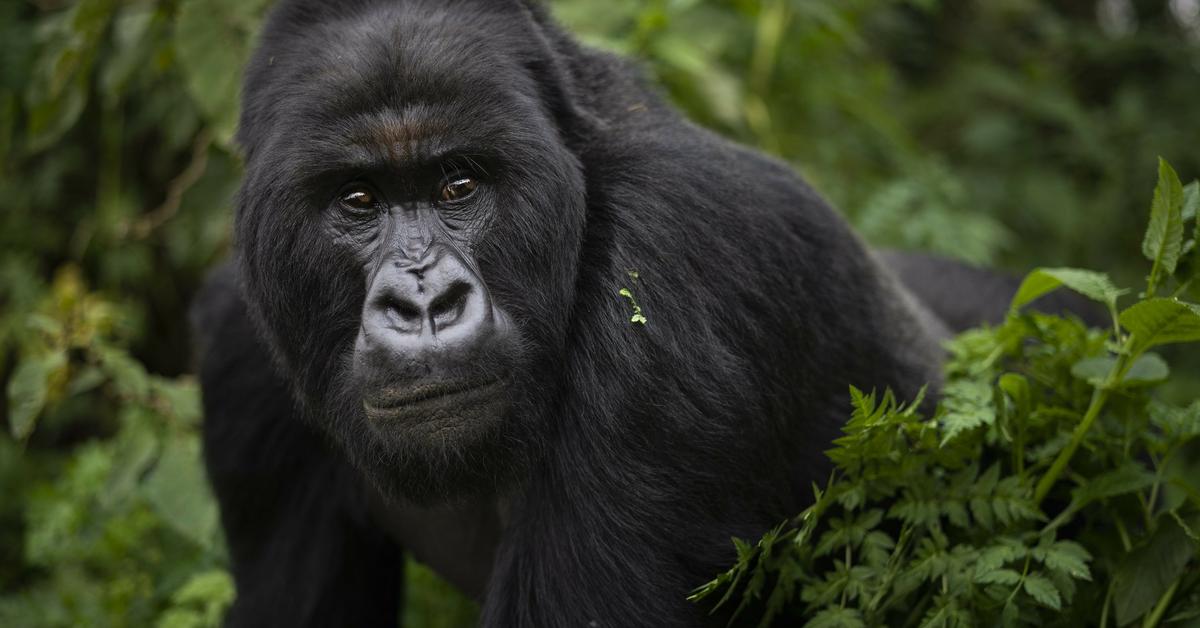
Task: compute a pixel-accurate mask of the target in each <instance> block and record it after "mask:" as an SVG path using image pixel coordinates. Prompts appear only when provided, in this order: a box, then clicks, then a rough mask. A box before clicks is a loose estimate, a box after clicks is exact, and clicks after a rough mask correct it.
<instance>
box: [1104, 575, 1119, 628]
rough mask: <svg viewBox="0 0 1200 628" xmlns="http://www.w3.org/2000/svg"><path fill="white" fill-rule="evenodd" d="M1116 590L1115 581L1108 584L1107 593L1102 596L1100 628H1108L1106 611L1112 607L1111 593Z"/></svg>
mask: <svg viewBox="0 0 1200 628" xmlns="http://www.w3.org/2000/svg"><path fill="white" fill-rule="evenodd" d="M1115 589H1116V580H1112V581H1110V582H1109V583H1108V593H1105V594H1104V608H1102V609H1100V628H1108V609H1109V607H1111V606H1112V598H1113V591H1114V590H1115Z"/></svg>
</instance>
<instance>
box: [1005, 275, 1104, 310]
mask: <svg viewBox="0 0 1200 628" xmlns="http://www.w3.org/2000/svg"><path fill="white" fill-rule="evenodd" d="M1060 287H1066V288H1069V289H1071V290H1073V291H1075V292H1078V293H1079V294H1082V295H1083V296H1085V297H1087V298H1089V299H1092V300H1094V301H1099V302H1101V303H1105V304H1111V303H1116V300H1117V298H1118V297H1120V296H1121V295H1122V294H1124V293H1125V292H1126V291H1125V290H1121V289H1120V288H1118V287H1117V286H1116V284H1114V283H1113V282H1112V280H1111V279H1109V278H1108V275H1105V274H1104V273H1098V272H1095V271H1091V270H1082V269H1079V268H1037V269H1035V270H1034V271H1033V272H1031V273H1029V274H1028V275H1027V276H1026V277H1025V280H1024V281H1022V282H1021V287H1020V288H1018V289H1017V294H1016V295H1015V296H1013V299H1012V305H1010V306H1009V309H1010V310H1011V311H1013V312H1016V311H1017V310H1019V309H1021V308H1022V307H1024V306H1026V305H1028V304H1029V303H1031V302H1033V301H1035V300H1037V299H1038V298H1039V297H1041V296H1044V295H1046V294H1048V293H1050V292H1053V291H1054V290H1057V289H1058V288H1060Z"/></svg>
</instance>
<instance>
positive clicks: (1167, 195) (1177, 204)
mask: <svg viewBox="0 0 1200 628" xmlns="http://www.w3.org/2000/svg"><path fill="white" fill-rule="evenodd" d="M1182 250H1183V185H1182V184H1181V183H1180V182H1179V175H1177V174H1175V169H1174V168H1172V167H1171V165H1170V164H1168V163H1167V162H1166V160H1165V159H1162V158H1159V160H1158V186H1157V187H1155V189H1154V202H1153V203H1152V204H1151V206H1150V225H1149V226H1148V227H1147V228H1146V237H1145V239H1144V240H1143V241H1142V254H1143V255H1145V256H1146V259H1148V260H1150V261H1151V262H1154V263H1155V264H1156V265H1158V266H1160V267H1162V268H1163V269H1164V270H1166V271H1167V274H1171V273H1174V272H1175V267H1176V265H1177V264H1178V263H1179V253H1180V252H1181V251H1182Z"/></svg>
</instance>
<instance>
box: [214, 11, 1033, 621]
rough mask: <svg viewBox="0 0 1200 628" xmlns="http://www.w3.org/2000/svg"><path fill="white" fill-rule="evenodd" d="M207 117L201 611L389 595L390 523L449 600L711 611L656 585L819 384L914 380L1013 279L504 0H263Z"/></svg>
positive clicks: (773, 510)
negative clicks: (228, 173) (220, 151)
mask: <svg viewBox="0 0 1200 628" xmlns="http://www.w3.org/2000/svg"><path fill="white" fill-rule="evenodd" d="M237 137H238V142H239V144H240V146H241V148H242V150H243V151H244V156H245V164H246V172H245V177H244V181H243V184H242V187H241V189H240V192H239V195H238V198H237V209H236V216H235V226H234V242H235V244H234V261H233V263H232V264H230V265H228V266H226V267H223V268H220V269H219V270H217V271H216V272H215V273H214V274H213V276H212V278H211V279H210V281H209V282H208V284H207V286H206V287H205V289H204V290H203V291H202V293H201V294H200V295H199V296H198V298H197V301H196V303H195V304H194V306H193V325H194V327H195V329H196V335H197V342H198V345H199V347H200V352H201V359H200V366H199V371H200V380H201V384H202V389H203V398H204V408H205V417H206V418H205V423H204V438H205V460H206V466H207V472H208V475H209V478H210V480H211V483H212V485H213V487H214V490H215V493H216V495H217V498H218V501H219V504H220V508H221V517H222V524H223V528H224V531H225V534H226V538H227V540H228V545H229V551H230V556H231V561H232V569H233V574H234V578H235V581H236V586H237V593H238V595H237V600H236V602H235V604H234V606H233V607H232V609H231V610H230V612H229V615H228V617H227V622H228V624H229V625H231V626H264V625H273V626H374V625H379V626H385V625H395V624H396V622H397V618H398V612H399V610H400V606H401V604H402V600H401V599H400V598H401V591H402V586H401V584H402V579H403V573H402V571H403V564H404V561H403V552H411V553H412V555H413V556H415V557H416V558H417V559H419V560H420V561H422V562H425V563H427V564H429V565H430V566H432V567H433V568H434V569H435V570H436V571H437V572H438V573H440V574H441V575H442V576H444V577H445V578H446V579H447V580H448V581H450V582H451V583H452V584H454V585H455V586H457V587H459V588H461V589H462V590H463V591H465V592H466V593H468V594H469V595H472V596H474V597H475V598H476V599H478V600H479V601H480V603H481V605H482V615H481V620H480V621H481V624H482V625H484V626H499V627H510V626H535V627H540V626H548V627H568V626H580V627H583V626H596V627H617V628H624V627H637V626H655V627H674V626H697V625H707V624H710V623H714V622H716V623H723V621H724V619H725V618H719V617H718V618H714V617H710V616H709V613H708V609H706V608H704V607H702V606H698V605H695V604H692V603H690V602H688V601H687V599H686V595H687V593H688V592H689V591H690V590H692V589H693V588H694V587H696V586H697V585H700V584H702V583H704V582H705V581H707V580H708V579H710V578H711V577H712V576H714V575H715V574H716V573H718V572H719V571H720V570H722V569H724V568H725V567H727V566H728V565H729V564H730V563H731V562H732V560H733V558H734V554H733V547H732V545H731V543H730V541H729V539H730V537H734V536H740V537H750V538H756V537H757V536H759V535H761V533H762V532H764V531H765V530H767V529H768V528H770V527H771V526H773V525H776V524H778V523H779V522H780V521H782V520H784V519H785V518H786V517H788V516H790V515H793V514H795V513H796V512H798V511H799V510H800V509H801V508H802V507H803V506H804V504H805V501H806V500H807V499H810V498H811V486H812V484H813V483H814V482H822V481H824V480H825V479H826V478H827V477H828V472H829V468H830V467H829V464H828V463H827V461H826V458H825V456H824V454H823V451H824V450H825V449H827V448H828V446H829V444H830V442H831V440H832V439H833V438H835V437H836V435H837V434H838V433H839V427H840V425H841V424H842V422H843V420H844V419H845V417H846V416H847V415H848V399H849V396H848V387H849V386H850V385H852V384H853V385H856V386H858V387H860V388H864V389H877V390H882V389H884V388H891V389H893V390H894V391H896V392H897V394H899V395H900V396H902V397H905V398H911V397H913V396H914V395H915V394H916V393H917V392H918V390H920V389H921V387H922V386H924V385H926V384H932V385H933V386H934V387H935V388H936V385H937V382H938V378H939V369H940V362H941V360H942V355H941V349H940V346H939V342H940V340H942V339H944V338H946V337H947V336H948V334H949V333H950V332H951V331H952V330H953V329H956V328H961V327H962V326H964V325H968V324H972V323H974V322H978V321H979V320H982V319H985V318H989V317H991V318H995V317H996V316H999V315H1001V314H1002V313H1003V311H1004V304H1005V301H1006V300H1007V297H1008V296H1009V295H1010V294H1011V291H1012V289H1013V288H1014V287H1015V284H1014V282H1012V281H1011V280H1009V279H1007V278H997V277H994V276H992V275H989V274H986V273H982V272H975V271H972V270H970V269H965V268H963V267H957V266H954V265H953V264H951V263H948V262H943V261H941V260H935V259H916V258H912V257H906V256H904V255H895V254H892V255H890V256H888V257H881V256H880V255H879V254H876V253H874V252H871V251H869V250H868V249H867V248H865V247H864V245H863V244H862V243H861V242H860V240H859V239H858V238H857V237H856V236H855V235H854V234H853V233H852V232H851V230H850V229H849V227H848V226H847V225H846V224H845V223H844V222H843V220H841V219H840V218H839V217H838V215H837V214H836V213H835V212H834V211H833V210H832V209H831V208H830V207H829V205H828V204H827V203H826V202H825V201H824V200H822V198H821V197H820V196H819V195H818V194H817V193H816V192H814V191H813V189H812V188H810V187H809V186H808V185H807V184H806V183H805V182H804V181H802V180H801V179H800V178H799V177H798V176H797V175H796V174H795V173H794V172H793V171H792V170H791V169H790V168H789V167H788V166H786V165H785V164H783V163H781V162H779V161H776V160H774V159H771V158H769V157H766V156H764V155H761V154H759V153H756V152H753V151H750V150H747V149H745V148H742V147H739V146H737V145H734V144H732V143H730V142H729V141H726V140H724V139H722V138H721V137H718V136H717V135H715V134H713V133H711V132H708V131H706V130H704V129H701V128H699V127H697V126H694V125H693V124H691V123H689V122H688V121H686V120H685V119H683V118H682V117H681V116H680V115H679V114H678V113H677V112H676V111H675V110H674V109H672V108H671V107H670V106H669V105H668V104H666V103H665V102H664V100H663V98H662V97H661V96H660V95H659V94H658V93H657V91H656V90H655V89H654V88H653V87H652V86H650V85H649V84H648V82H647V81H646V80H645V79H644V78H643V76H642V75H641V73H640V72H639V71H638V70H637V69H636V68H635V67H634V66H633V65H632V64H630V63H629V62H626V61H624V60H621V59H619V58H616V57H614V56H611V55H609V54H606V53H602V52H598V51H595V50H591V49H588V48H585V47H582V46H581V45H580V44H578V43H577V42H576V41H575V40H574V39H573V38H572V37H571V36H570V35H568V34H567V33H566V32H564V30H562V29H561V28H560V27H559V26H558V25H557V24H556V23H555V22H554V21H553V20H552V19H551V18H550V16H549V14H548V11H547V9H546V8H545V7H543V6H541V5H540V3H538V2H537V1H536V0H337V1H335V0H281V1H280V2H278V3H277V5H276V6H275V7H274V8H273V9H272V11H271V14H270V16H269V18H268V20H267V22H266V24H265V27H264V29H263V32H262V34H261V39H260V42H259V46H258V49H257V51H256V53H255V54H254V56H253V58H252V60H251V61H250V63H249V66H248V68H247V70H246V73H245V82H244V99H243V109H242V114H241V123H240V127H239V131H238V136H237ZM895 271H898V272H895ZM902 275H903V276H902ZM905 282H907V283H908V284H910V286H917V287H918V288H919V289H918V290H917V291H918V292H920V293H921V295H920V297H919V298H918V297H917V296H915V293H914V292H913V291H910V289H909V288H907V287H905ZM931 284H936V285H932V287H931ZM984 285H986V286H991V288H989V289H988V290H990V292H991V293H992V294H993V296H991V297H990V298H981V299H978V300H977V301H971V300H969V299H964V296H963V295H964V294H966V293H967V292H969V291H976V292H978V291H979V289H980V287H981V286H984ZM985 292H986V290H985ZM995 295H999V296H998V297H997V296H995ZM635 314H636V316H635ZM939 314H942V317H939Z"/></svg>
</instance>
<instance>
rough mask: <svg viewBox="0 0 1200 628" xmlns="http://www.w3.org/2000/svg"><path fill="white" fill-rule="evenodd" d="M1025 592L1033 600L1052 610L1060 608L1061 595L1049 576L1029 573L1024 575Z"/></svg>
mask: <svg viewBox="0 0 1200 628" xmlns="http://www.w3.org/2000/svg"><path fill="white" fill-rule="evenodd" d="M1024 586H1025V592H1026V593H1028V594H1029V597H1032V598H1033V599H1034V600H1037V602H1038V603H1039V604H1041V605H1043V606H1049V607H1050V608H1052V609H1054V610H1056V611H1057V610H1062V596H1061V595H1059V593H1058V589H1057V588H1055V586H1054V583H1053V582H1051V581H1050V579H1049V578H1047V577H1045V576H1043V575H1041V574H1037V573H1031V574H1029V575H1027V576H1025V584H1024Z"/></svg>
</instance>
